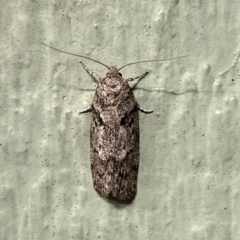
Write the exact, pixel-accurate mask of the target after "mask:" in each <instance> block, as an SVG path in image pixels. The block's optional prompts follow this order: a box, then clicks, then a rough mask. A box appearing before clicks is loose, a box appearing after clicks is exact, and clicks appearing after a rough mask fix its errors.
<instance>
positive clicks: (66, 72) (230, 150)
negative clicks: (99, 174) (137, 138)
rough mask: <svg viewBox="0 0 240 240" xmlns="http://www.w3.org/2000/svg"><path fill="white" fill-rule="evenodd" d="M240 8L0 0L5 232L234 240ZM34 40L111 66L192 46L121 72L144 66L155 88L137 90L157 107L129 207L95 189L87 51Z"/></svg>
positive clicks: (1, 215)
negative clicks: (90, 141)
mask: <svg viewBox="0 0 240 240" xmlns="http://www.w3.org/2000/svg"><path fill="white" fill-rule="evenodd" d="M239 9H240V2H239V1H229V0H225V1H224V0H221V1H220V0H218V1H217V0H216V1H207V0H205V1H200V0H198V1H197V0H194V1H190V0H179V1H177V0H168V1H167V0H161V1H157V0H148V1H140V0H138V1H123V0H116V1H106V0H103V1H92V0H89V1H66V0H61V1H53V0H49V1H40V0H38V1H28V0H26V1H13V0H9V1H1V2H0V12H1V22H0V23H1V24H0V28H1V34H0V40H1V41H0V60H1V72H0V86H1V88H0V90H1V94H0V98H1V106H0V107H1V108H0V109H1V116H0V117H1V121H0V124H1V128H0V131H1V138H0V143H1V145H0V169H1V172H0V183H1V184H0V199H1V200H0V239H1V240H15V239H18V240H28V239H29V240H30V239H34V240H35V239H37V240H49V239H57V240H68V239H76V240H77V239H84V240H85V239H87V240H88V239H90V240H95V239H102V240H113V239H116V240H133V239H137V240H138V239H139V240H148V239H150V240H156V239H161V240H178V239H179V240H186V239H189V240H192V239H193V240H205V239H209V240H238V239H240V227H239V226H240V174H239V172H240V150H239V145H240V129H239V127H240V126H239V122H240V121H239V118H240V111H239V87H240V77H239V74H240V73H239V70H238V67H239V66H240V65H239V56H240V50H239V46H240V41H239V40H240V39H239V38H240V14H239ZM40 42H45V43H48V44H51V45H53V46H55V47H57V48H60V49H63V50H66V51H70V52H73V53H78V54H82V55H86V56H89V57H92V58H95V59H97V60H100V61H102V62H104V63H105V64H107V65H115V64H116V65H117V66H121V65H124V64H126V63H129V62H133V61H138V60H146V59H159V58H169V57H175V56H181V55H186V54H189V56H188V57H186V58H182V59H180V60H174V61H166V62H162V63H144V64H141V65H138V66H131V67H129V68H126V69H124V70H123V71H122V73H123V76H125V77H126V78H128V77H135V76H137V75H139V74H141V73H143V72H144V71H146V70H149V71H150V74H149V75H148V77H147V78H146V79H145V80H144V81H142V82H141V84H139V87H141V88H145V89H147V90H149V91H145V90H142V91H136V92H135V95H136V98H137V99H138V102H139V103H140V104H141V105H142V107H143V108H146V109H153V110H154V111H155V112H154V114H151V115H144V114H141V115H140V126H141V164H140V170H139V181H138V194H137V197H136V198H135V201H134V202H133V203H132V204H129V205H123V204H120V203H115V204H114V203H112V202H108V201H105V200H104V199H102V198H100V197H99V196H98V195H97V193H96V192H95V191H94V189H93V186H92V179H91V171H90V167H89V124H90V115H87V114H86V115H81V116H79V115H78V112H79V111H80V110H82V109H85V108H86V107H87V106H88V105H89V104H90V103H91V100H92V97H93V94H94V92H93V91H83V90H82V88H87V89H94V83H93V82H92V81H91V78H90V77H89V76H88V75H87V74H86V72H85V71H84V70H83V69H82V68H81V67H80V64H79V63H78V62H79V60H80V59H79V58H77V57H73V56H69V55H64V54H62V53H59V52H55V51H53V50H51V49H48V48H46V47H44V46H43V45H41V44H40ZM84 63H85V64H86V65H87V66H88V67H89V68H90V69H91V70H93V71H95V72H97V73H98V74H99V75H101V76H105V74H106V69H105V68H104V67H102V66H99V65H97V64H95V63H92V62H90V61H87V60H84ZM156 89H159V91H156ZM171 92H172V93H171ZM184 92H185V94H181V95H178V94H176V93H184Z"/></svg>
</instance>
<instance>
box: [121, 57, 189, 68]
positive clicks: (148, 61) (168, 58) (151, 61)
mask: <svg viewBox="0 0 240 240" xmlns="http://www.w3.org/2000/svg"><path fill="white" fill-rule="evenodd" d="M187 56H189V55H184V56H180V57H174V58H165V59H159V60H145V61H139V62H132V63H128V64H126V65H124V66H122V67H120V68H119V69H118V71H120V70H121V69H123V68H125V67H127V66H129V65H133V64H137V63H144V62H161V61H167V60H173V59H178V58H183V57H187Z"/></svg>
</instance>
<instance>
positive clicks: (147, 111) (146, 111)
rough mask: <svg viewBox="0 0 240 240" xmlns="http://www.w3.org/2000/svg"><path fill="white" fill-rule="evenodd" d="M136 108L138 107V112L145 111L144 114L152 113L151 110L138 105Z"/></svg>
mask: <svg viewBox="0 0 240 240" xmlns="http://www.w3.org/2000/svg"><path fill="white" fill-rule="evenodd" d="M137 109H138V110H139V111H140V112H143V113H146V114H149V113H152V112H153V111H152V110H146V109H143V108H141V107H140V106H139V105H138V106H137Z"/></svg>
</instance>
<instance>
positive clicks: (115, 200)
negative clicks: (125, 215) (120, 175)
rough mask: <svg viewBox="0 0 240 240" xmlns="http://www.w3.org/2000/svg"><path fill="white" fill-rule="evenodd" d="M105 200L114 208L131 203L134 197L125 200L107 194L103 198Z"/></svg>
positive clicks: (120, 207)
mask: <svg viewBox="0 0 240 240" xmlns="http://www.w3.org/2000/svg"><path fill="white" fill-rule="evenodd" d="M103 199H104V200H105V201H106V202H108V203H110V204H112V205H113V206H114V207H115V208H118V209H122V208H124V207H127V206H129V205H131V204H132V203H133V202H134V199H135V197H133V198H131V199H127V200H120V199H118V198H115V197H113V196H108V197H107V198H103Z"/></svg>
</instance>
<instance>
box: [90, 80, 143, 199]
mask: <svg viewBox="0 0 240 240" xmlns="http://www.w3.org/2000/svg"><path fill="white" fill-rule="evenodd" d="M90 138H91V141H90V151H91V153H90V160H91V171H92V178H93V185H94V188H95V190H96V191H97V192H98V193H99V194H100V195H101V196H105V197H109V196H113V197H115V198H118V199H121V200H125V199H132V198H133V197H134V196H135V194H136V191H137V173H138V165H139V113H138V108H137V102H136V100H135V97H134V95H133V92H132V89H131V88H130V87H129V85H128V83H127V81H126V80H124V79H123V78H121V77H120V76H118V77H116V76H107V77H105V78H103V79H101V80H100V82H99V85H98V87H97V89H96V92H95V96H94V99H93V103H92V121H91V128H90Z"/></svg>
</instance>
